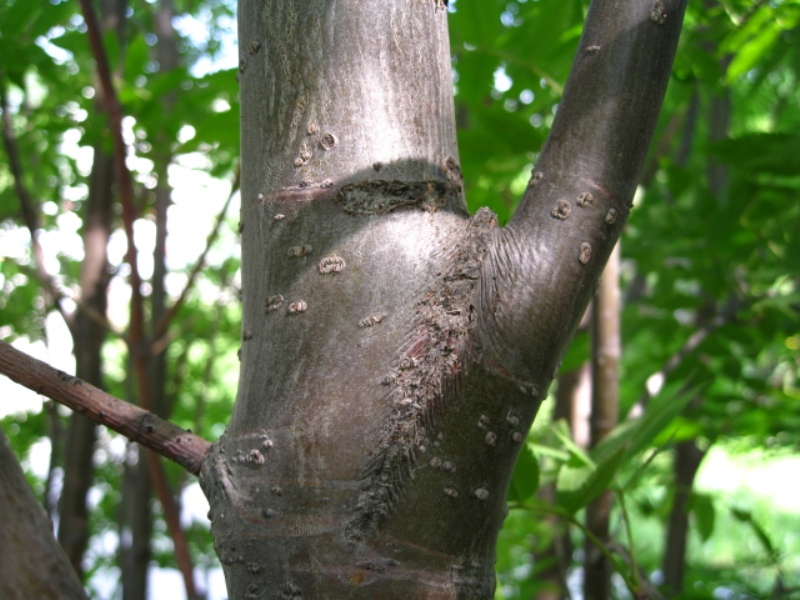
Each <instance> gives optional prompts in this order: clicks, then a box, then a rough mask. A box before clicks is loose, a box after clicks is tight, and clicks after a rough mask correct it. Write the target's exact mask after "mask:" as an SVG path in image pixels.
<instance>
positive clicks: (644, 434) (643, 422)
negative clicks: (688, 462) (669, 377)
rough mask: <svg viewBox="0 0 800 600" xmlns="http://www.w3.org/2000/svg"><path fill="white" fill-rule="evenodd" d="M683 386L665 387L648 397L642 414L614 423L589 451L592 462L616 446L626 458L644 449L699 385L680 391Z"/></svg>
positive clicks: (613, 453)
mask: <svg viewBox="0 0 800 600" xmlns="http://www.w3.org/2000/svg"><path fill="white" fill-rule="evenodd" d="M683 385H684V383H678V384H675V385H672V386H667V387H665V388H664V389H663V390H662V391H661V393H660V394H659V395H658V396H656V397H655V398H653V399H651V400H650V403H649V405H648V407H647V410H646V411H645V413H644V415H642V416H641V417H638V418H636V419H631V420H629V421H625V422H623V423H620V424H619V425H617V426H616V427H615V428H614V429H613V430H612V431H611V433H610V434H609V435H608V437H606V438H605V439H604V440H603V441H602V442H600V443H599V444H598V445H597V446H596V447H595V448H594V449H593V450H592V452H591V457H592V459H593V460H595V461H596V462H602V461H605V460H607V459H608V457H609V456H613V455H616V454H617V453H618V452H619V450H620V448H626V453H625V457H626V458H630V457H632V456H634V455H636V454H638V453H639V452H641V451H642V450H644V449H645V448H646V447H647V446H648V445H650V443H651V442H652V440H653V439H655V437H656V436H657V435H658V434H659V433H660V432H661V431H663V430H664V429H665V428H666V427H667V425H669V424H670V422H672V420H673V419H674V418H675V417H677V416H678V415H679V414H680V413H681V411H682V410H683V409H684V407H685V406H686V405H687V404H688V403H689V400H691V399H692V398H694V397H695V396H696V395H697V394H698V392H699V391H700V389H701V387H702V386H694V387H692V388H689V389H686V390H683V391H681V387H682V386H683Z"/></svg>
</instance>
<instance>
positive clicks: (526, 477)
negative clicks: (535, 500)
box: [508, 444, 539, 504]
mask: <svg viewBox="0 0 800 600" xmlns="http://www.w3.org/2000/svg"><path fill="white" fill-rule="evenodd" d="M538 489H539V461H538V460H536V455H535V454H534V453H533V448H531V447H530V446H528V445H527V444H526V445H525V446H524V447H523V448H522V451H521V452H520V453H519V456H518V457H517V464H516V465H515V466H514V473H513V475H512V476H511V487H510V488H509V490H508V499H509V500H510V501H512V502H518V503H520V504H522V503H524V502H525V501H526V500H527V499H528V498H530V497H531V496H533V495H534V494H535V493H536V491H537V490H538Z"/></svg>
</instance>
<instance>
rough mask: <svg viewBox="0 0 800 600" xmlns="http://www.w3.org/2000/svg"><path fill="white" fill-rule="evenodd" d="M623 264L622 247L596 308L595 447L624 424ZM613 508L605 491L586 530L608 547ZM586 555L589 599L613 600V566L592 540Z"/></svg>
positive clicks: (593, 505) (606, 274)
mask: <svg viewBox="0 0 800 600" xmlns="http://www.w3.org/2000/svg"><path fill="white" fill-rule="evenodd" d="M619 263H620V249H619V244H617V246H616V247H615V248H614V252H612V253H611V257H610V258H609V260H608V264H606V268H605V271H603V277H602V278H601V280H600V285H599V286H598V288H597V293H596V294H595V298H594V303H593V304H592V329H591V331H592V413H591V417H590V419H589V421H590V428H591V446H592V447H594V446H596V445H597V444H599V443H600V442H601V441H603V439H604V438H605V437H606V436H607V435H608V434H609V433H610V432H611V430H612V429H614V426H615V425H616V424H617V422H618V420H619V359H620V352H621V349H620V305H619ZM613 506H614V494H613V493H612V492H611V490H605V491H603V492H602V493H601V494H600V496H598V497H597V499H596V500H595V501H594V502H592V503H591V504H590V505H589V506H587V507H586V526H587V528H588V529H589V531H591V532H592V533H593V534H594V535H595V536H596V537H597V539H598V540H600V541H601V542H602V543H604V544H607V543H608V542H609V541H610V520H611V510H612V508H613ZM584 549H585V553H586V554H585V559H584V583H583V594H584V598H586V599H587V600H607V599H608V598H610V597H611V573H612V570H613V566H612V565H611V564H610V563H609V562H608V560H607V559H606V558H605V556H604V555H603V553H602V551H601V550H600V549H599V548H598V547H597V546H596V545H595V544H593V543H592V542H591V541H590V540H588V539H587V540H586V542H585V544H584Z"/></svg>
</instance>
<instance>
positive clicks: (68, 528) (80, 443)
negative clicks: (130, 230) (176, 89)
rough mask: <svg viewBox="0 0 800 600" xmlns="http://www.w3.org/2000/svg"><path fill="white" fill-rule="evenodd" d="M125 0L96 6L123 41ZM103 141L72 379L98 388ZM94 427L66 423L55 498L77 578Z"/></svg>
mask: <svg viewBox="0 0 800 600" xmlns="http://www.w3.org/2000/svg"><path fill="white" fill-rule="evenodd" d="M127 6H128V3H127V0H104V1H103V2H100V22H101V26H102V28H103V30H104V31H114V32H115V33H116V35H117V36H118V38H119V39H120V40H124V39H125V25H126V18H125V11H126V9H127ZM95 91H96V93H97V95H98V100H97V107H98V109H99V110H101V111H102V110H103V101H102V94H103V92H102V87H101V86H100V85H95ZM106 142H107V139H103V140H101V141H100V142H98V143H97V144H95V147H94V162H93V163H92V174H91V177H90V182H89V198H88V202H87V203H86V214H85V225H84V231H83V247H84V252H85V259H84V261H83V263H82V266H81V300H82V302H83V305H84V306H85V307H86V308H88V309H90V310H91V311H92V312H93V314H89V313H88V312H87V311H86V310H84V309H83V308H81V307H79V308H78V310H77V311H76V313H75V320H74V323H73V326H72V339H73V342H74V353H75V375H76V376H77V377H79V378H80V379H83V380H84V381H87V382H89V383H91V384H93V385H95V386H97V387H99V388H101V389H102V388H103V373H102V354H101V353H102V348H103V343H104V342H105V338H106V334H107V332H106V324H105V323H102V322H98V320H97V317H96V315H99V316H102V317H105V315H106V308H107V304H108V301H107V298H106V295H107V293H108V285H109V282H110V280H111V274H110V272H109V265H108V253H107V246H108V240H109V238H110V236H111V227H112V220H113V205H114V196H113V192H112V186H113V183H114V156H113V153H111V152H109V151H108V150H107V149H106V147H107V146H106ZM96 429H97V425H96V424H95V423H94V422H93V421H90V420H89V419H87V418H86V417H84V416H83V415H80V414H75V413H73V414H72V416H70V419H69V425H68V427H67V435H66V439H65V440H64V442H65V451H64V487H63V490H62V492H61V497H60V499H59V507H58V509H59V522H58V540H59V542H61V545H62V546H63V547H64V550H65V552H66V553H67V556H68V557H69V559H70V562H71V563H72V566H73V567H74V568H75V571H76V572H77V573H78V576H79V577H82V575H83V556H84V553H85V552H86V547H87V544H88V542H89V533H88V530H89V514H88V507H87V496H88V494H89V488H90V487H91V485H92V482H93V480H94V464H93V456H94V445H95V442H96V441H97V432H96Z"/></svg>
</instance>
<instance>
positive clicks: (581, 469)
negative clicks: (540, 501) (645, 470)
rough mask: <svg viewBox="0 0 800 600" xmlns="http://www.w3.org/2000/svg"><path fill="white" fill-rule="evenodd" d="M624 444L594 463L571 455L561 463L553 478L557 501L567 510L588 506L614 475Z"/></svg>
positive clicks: (570, 511) (620, 462) (574, 510)
mask: <svg viewBox="0 0 800 600" xmlns="http://www.w3.org/2000/svg"><path fill="white" fill-rule="evenodd" d="M625 452H626V447H625V446H621V447H620V448H618V449H617V451H616V452H615V453H614V454H611V455H610V456H608V457H607V458H606V459H605V460H604V461H603V462H601V463H599V464H598V465H597V466H593V465H588V464H586V463H584V462H582V461H581V460H580V459H579V458H578V457H576V456H573V457H572V458H571V459H570V460H569V462H568V463H567V464H565V465H562V467H561V469H560V470H559V472H558V480H557V482H556V503H557V504H558V505H559V506H560V507H561V508H563V509H564V510H566V511H567V512H569V513H575V512H577V511H578V510H580V509H581V508H583V507H585V506H588V505H589V503H590V502H592V500H594V499H595V498H597V497H598V496H599V495H600V494H601V493H602V492H603V490H605V489H607V488H608V486H609V484H610V483H611V481H612V480H613V479H614V475H616V473H617V470H618V469H619V467H620V465H621V464H622V460H623V458H624V457H625Z"/></svg>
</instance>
